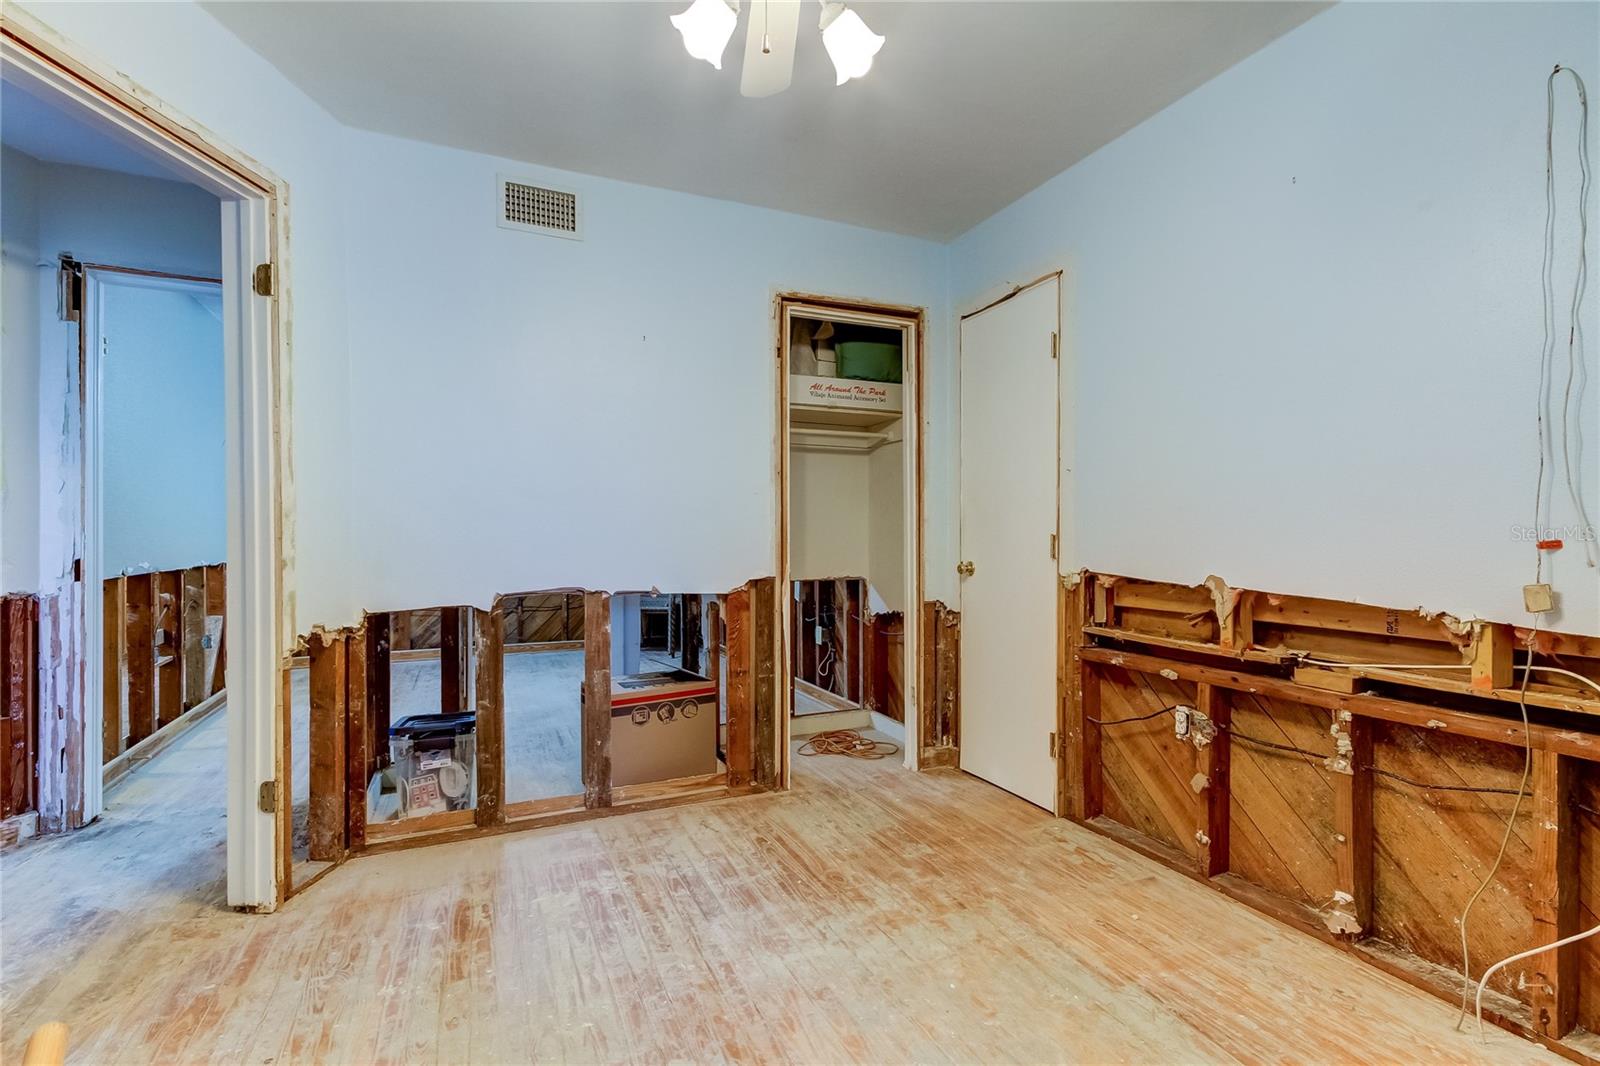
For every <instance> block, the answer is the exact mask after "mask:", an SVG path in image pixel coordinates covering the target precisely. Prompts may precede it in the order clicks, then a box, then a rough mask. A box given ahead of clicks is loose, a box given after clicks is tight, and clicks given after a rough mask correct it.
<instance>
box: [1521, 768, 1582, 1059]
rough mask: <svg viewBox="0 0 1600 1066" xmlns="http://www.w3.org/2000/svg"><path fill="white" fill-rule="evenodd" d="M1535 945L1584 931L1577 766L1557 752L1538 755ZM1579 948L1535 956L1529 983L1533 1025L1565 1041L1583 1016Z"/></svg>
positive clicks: (1535, 775)
mask: <svg viewBox="0 0 1600 1066" xmlns="http://www.w3.org/2000/svg"><path fill="white" fill-rule="evenodd" d="M1532 769H1533V773H1532V787H1533V797H1532V800H1531V802H1532V804H1533V812H1532V813H1533V818H1532V825H1533V942H1534V945H1535V946H1539V945H1543V944H1553V943H1555V942H1556V941H1558V940H1562V939H1565V938H1566V937H1569V936H1572V935H1573V934H1574V933H1577V932H1579V921H1578V918H1579V916H1578V887H1579V886H1578V836H1577V833H1576V832H1575V831H1574V827H1573V824H1572V801H1573V792H1574V783H1575V780H1576V777H1577V765H1576V763H1575V762H1574V761H1573V760H1572V759H1569V758H1567V757H1565V756H1562V755H1556V754H1554V753H1553V752H1548V751H1539V752H1534V754H1533V768H1532ZM1578 960H1579V955H1578V948H1577V946H1576V945H1568V946H1567V947H1564V948H1558V949H1555V950H1552V951H1545V952H1542V953H1541V954H1539V955H1535V956H1534V957H1533V958H1532V959H1531V960H1529V961H1530V962H1531V964H1532V967H1531V972H1530V977H1529V984H1530V985H1531V986H1532V987H1531V993H1532V1003H1531V1006H1532V1008H1533V1026H1534V1028H1535V1029H1536V1030H1538V1031H1539V1032H1540V1033H1542V1034H1543V1035H1545V1036H1548V1037H1552V1038H1554V1039H1557V1040H1559V1039H1560V1038H1561V1037H1564V1036H1566V1035H1567V1033H1569V1032H1570V1031H1571V1030H1572V1028H1573V1026H1574V1025H1575V1024H1576V1023H1577V1017H1578Z"/></svg>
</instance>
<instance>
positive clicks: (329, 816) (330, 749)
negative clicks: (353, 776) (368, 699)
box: [307, 632, 349, 862]
mask: <svg viewBox="0 0 1600 1066" xmlns="http://www.w3.org/2000/svg"><path fill="white" fill-rule="evenodd" d="M308 643H309V645H310V651H311V728H310V739H309V740H308V742H307V743H308V745H309V751H308V755H309V758H310V763H311V800H310V804H311V806H310V815H309V819H308V833H309V837H310V851H309V854H310V857H311V859H312V860H313V861H319V862H337V861H339V860H341V859H343V858H344V854H345V780H344V773H345V727H346V722H347V721H348V719H349V709H348V704H347V696H348V689H347V686H348V681H349V673H348V666H349V654H348V653H349V642H348V641H347V640H346V638H345V634H343V633H334V634H329V633H323V632H315V633H312V634H311V639H310V641H309V642H308Z"/></svg>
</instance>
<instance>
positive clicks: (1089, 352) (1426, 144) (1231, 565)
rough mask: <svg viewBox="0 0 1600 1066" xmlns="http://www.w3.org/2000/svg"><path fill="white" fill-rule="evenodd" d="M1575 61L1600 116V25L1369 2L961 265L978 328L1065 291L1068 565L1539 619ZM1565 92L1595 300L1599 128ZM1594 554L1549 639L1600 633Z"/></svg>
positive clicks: (1325, 17)
mask: <svg viewBox="0 0 1600 1066" xmlns="http://www.w3.org/2000/svg"><path fill="white" fill-rule="evenodd" d="M1557 62H1562V63H1569V64H1572V65H1573V66H1574V67H1576V68H1577V69H1578V70H1580V71H1581V72H1582V73H1583V74H1584V75H1585V76H1587V77H1588V78H1589V80H1590V88H1591V91H1593V90H1595V89H1596V88H1600V7H1597V6H1596V5H1594V4H1554V5H1550V4H1534V3H1527V4H1508V5H1501V4H1466V5H1457V4H1401V3H1395V4H1386V3H1378V4H1362V3H1356V4H1344V5H1340V6H1338V7H1335V8H1333V9H1331V10H1329V11H1328V12H1326V13H1324V14H1321V15H1319V16H1317V17H1316V18H1314V19H1312V20H1310V21H1309V22H1307V23H1306V24H1305V25H1304V26H1302V27H1300V28H1299V29H1297V30H1295V31H1293V32H1291V33H1289V34H1288V35H1286V36H1285V37H1283V38H1281V39H1280V40H1278V41H1277V42H1275V43H1273V44H1271V45H1269V46H1268V47H1267V48H1265V49H1263V50H1262V51H1261V52H1259V53H1257V54H1256V55H1255V56H1253V57H1251V58H1249V59H1247V60H1245V61H1244V62H1243V63H1241V64H1239V65H1238V66H1236V67H1234V68H1233V69H1231V70H1229V71H1227V72H1226V73H1224V74H1222V75H1221V76H1220V77H1218V78H1216V79H1215V80H1213V81H1211V82H1209V83H1207V84H1206V85H1204V86H1202V87H1201V88H1200V89H1198V90H1196V91H1195V92H1193V93H1192V94H1190V95H1189V96H1187V97H1185V98H1184V99H1183V100H1181V101H1179V102H1178V103H1176V104H1174V105H1173V106H1171V107H1169V108H1167V109H1166V110H1165V111H1163V112H1161V113H1160V114H1158V115H1156V116H1154V117H1152V118H1151V119H1149V120H1148V121H1146V122H1145V123H1143V124H1142V125H1140V126H1138V127H1136V128H1135V129H1133V130H1132V131H1130V132H1129V133H1127V134H1126V135H1124V136H1123V137H1121V138H1119V139H1118V140H1117V141H1114V142H1113V143H1111V144H1110V145H1108V146H1106V147H1105V148H1103V149H1101V150H1100V151H1099V152H1097V153H1095V154H1094V155H1093V156H1091V157H1089V158H1088V159H1086V160H1084V161H1083V162H1082V163H1080V164H1078V165H1077V166H1074V167H1073V168H1071V169H1070V170H1068V171H1066V172H1064V173H1063V174H1061V175H1059V176H1058V177H1056V178H1054V179H1052V180H1051V181H1050V182H1048V183H1046V184H1045V185H1044V186H1042V187H1040V188H1039V189H1037V190H1035V191H1034V192H1033V193H1031V194H1029V195H1028V196H1026V197H1024V198H1023V199H1022V200H1020V201H1018V202H1017V203H1015V204H1013V205H1012V206H1010V207H1008V208H1006V209H1005V210H1003V211H1001V212H1000V213H999V214H997V215H995V216H994V217H993V218H991V219H989V220H988V221H986V222H984V223H982V224H981V225H979V226H978V227H976V228H975V229H973V230H972V231H970V232H969V233H967V234H965V235H964V236H962V237H961V238H960V239H958V240H957V241H956V242H955V243H954V245H953V246H952V247H951V249H950V270H951V295H952V302H953V305H954V310H955V311H956V312H958V313H959V312H962V311H966V310H970V309H972V308H974V307H976V306H977V305H979V304H980V303H981V302H982V301H983V300H984V299H985V298H986V297H988V296H992V295H993V294H994V293H995V292H997V291H999V290H1000V288H1001V287H1002V286H1004V285H1007V284H1013V283H1017V282H1023V281H1027V280H1030V279H1031V278H1033V277H1036V276H1037V275H1039V274H1040V273H1042V272H1044V271H1047V270H1051V269H1055V268H1058V267H1060V268H1065V270H1066V272H1067V273H1066V282H1067V284H1066V286H1065V291H1066V293H1067V294H1068V295H1067V297H1066V303H1067V306H1066V308H1065V318H1064V329H1065V335H1066V340H1067V345H1066V348H1067V352H1066V354H1067V358H1068V360H1069V363H1068V369H1069V370H1070V371H1072V372H1073V374H1074V375H1075V376H1074V377H1072V378H1069V383H1068V386H1067V392H1066V397H1067V403H1068V404H1069V407H1068V410H1069V411H1070V412H1071V415H1070V417H1069V418H1068V421H1067V425H1068V427H1069V431H1068V438H1067V440H1066V441H1065V442H1064V457H1063V471H1062V475H1063V488H1064V489H1065V490H1066V491H1067V492H1068V503H1067V507H1066V510H1067V513H1066V515H1065V516H1064V527H1063V528H1064V529H1066V530H1068V531H1069V532H1070V533H1071V534H1072V539H1069V541H1068V546H1069V548H1070V547H1072V546H1073V539H1075V542H1076V544H1075V547H1076V550H1075V552H1074V553H1071V554H1069V555H1068V556H1067V559H1066V561H1065V562H1064V566H1065V567H1067V568H1072V567H1076V566H1078V565H1083V566H1088V567H1092V568H1096V569H1103V570H1106V571H1109V572H1112V573H1124V574H1131V575H1136V576H1140V577H1148V578H1156V579H1165V580H1172V581H1181V582H1185V583H1193V582H1198V581H1200V580H1202V579H1204V578H1205V577H1206V576H1207V575H1208V574H1212V573H1215V574H1218V575H1219V576H1221V577H1223V578H1225V579H1226V580H1228V581H1230V582H1232V583H1234V584H1236V585H1242V586H1245V587H1250V588H1258V589H1268V590H1274V591H1282V592H1290V593H1302V594H1311V595H1322V596H1328V597H1336V598H1340V599H1356V600H1363V601H1366V602H1373V603H1380V604H1387V605H1392V606H1396V607H1410V606H1415V605H1421V606H1425V607H1428V608H1432V609H1437V610H1446V611H1452V612H1455V613H1459V614H1463V615H1468V616H1472V615H1478V616H1482V617H1487V618H1493V619H1502V620H1508V621H1522V620H1524V619H1526V618H1527V617H1528V616H1526V615H1525V614H1524V613H1523V611H1522V601H1521V586H1522V585H1523V584H1524V583H1527V582H1530V581H1532V580H1533V574H1532V571H1533V563H1534V551H1533V547H1532V544H1531V543H1529V542H1528V541H1527V540H1525V539H1520V538H1519V535H1518V533H1517V532H1516V530H1515V529H1514V527H1516V526H1519V525H1521V526H1527V525H1531V524H1532V519H1533V514H1532V511H1533V489H1534V467H1535V463H1536V459H1537V452H1536V449H1535V444H1534V441H1535V428H1534V412H1535V409H1536V403H1535V394H1536V379H1537V372H1538V370H1537V368H1538V356H1539V350H1540V338H1541V328H1540V323H1541V313H1540V292H1539V265H1540V254H1541V253H1540V245H1541V238H1542V234H1543V226H1544V211H1545V203H1544V145H1545V79H1546V76H1547V75H1548V74H1549V73H1550V70H1551V68H1552V66H1553V65H1554V64H1556V63H1557ZM1557 88H1558V92H1559V96H1558V101H1559V103H1558V114H1559V115H1560V127H1559V129H1558V132H1557V144H1558V149H1559V150H1558V157H1557V173H1558V175H1559V186H1560V188H1559V193H1558V195H1559V198H1560V201H1561V213H1560V215H1559V217H1558V223H1557V225H1558V232H1559V233H1560V234H1561V235H1562V242H1561V247H1560V249H1559V250H1558V256H1557V262H1558V264H1559V267H1558V281H1557V284H1558V286H1568V285H1570V282H1571V278H1572V274H1573V263H1574V259H1575V256H1574V249H1575V243H1576V242H1575V240H1574V239H1573V238H1572V237H1571V234H1572V233H1573V232H1574V230H1575V227H1576V213H1575V210H1574V205H1575V201H1576V195H1575V190H1576V185H1577V165H1576V164H1577V160H1576V153H1575V150H1574V147H1573V144H1574V138H1575V125H1574V116H1575V114H1576V107H1575V104H1574V102H1573V100H1574V98H1573V93H1572V88H1571V84H1570V82H1567V81H1565V80H1563V81H1562V82H1559V83H1558V85H1557ZM1042 106H1047V102H1046V103H1045V104H1044V105H1042ZM1593 121H1594V120H1593V119H1591V122H1593ZM1590 213H1591V217H1592V218H1595V219H1600V204H1596V203H1591V205H1590ZM1597 232H1600V226H1595V225H1591V230H1590V233H1591V237H1593V236H1594V235H1595V234H1596V233H1597ZM1589 258H1590V263H1591V267H1590V269H1591V272H1592V271H1593V270H1594V269H1595V267H1594V264H1596V263H1600V253H1597V249H1596V248H1594V247H1591V248H1590V250H1589ZM1595 288H1596V287H1595V286H1594V285H1593V284H1592V282H1591V285H1590V298H1589V301H1588V304H1587V306H1586V308H1585V317H1586V320H1587V326H1586V328H1587V329H1588V330H1589V338H1590V344H1591V349H1590V351H1589V353H1588V359H1589V365H1590V366H1593V362H1594V350H1593V347H1592V345H1593V344H1594V343H1595V342H1596V339H1600V327H1597V322H1596V301H1595V293H1594V290H1595ZM1563 291H1564V292H1566V291H1569V290H1566V289H1563ZM1563 314H1564V312H1563ZM1558 367H1559V369H1560V374H1561V378H1560V380H1564V378H1565V357H1564V352H1563V356H1562V360H1561V361H1560V363H1559V364H1558ZM1589 387H1590V391H1589V392H1588V394H1587V396H1586V397H1585V398H1584V399H1582V401H1581V402H1580V404H1579V405H1578V409H1580V410H1581V411H1582V412H1583V418H1584V441H1585V445H1586V446H1585V448H1584V450H1583V467H1582V471H1581V475H1580V476H1581V477H1582V478H1583V479H1584V483H1585V484H1586V486H1587V490H1588V496H1589V507H1590V511H1591V516H1594V513H1595V511H1596V507H1597V504H1600V485H1597V482H1596V477H1597V474H1600V462H1597V461H1596V452H1595V442H1596V441H1597V440H1600V420H1597V419H1596V411H1597V404H1596V395H1597V393H1596V391H1595V390H1597V389H1600V379H1596V380H1591V381H1590V383H1589ZM1558 395H1559V388H1558ZM1074 426H1075V432H1072V428H1071V427H1074ZM1555 484H1556V485H1561V482H1560V480H1559V479H1558V480H1557V481H1556V482H1555ZM1555 495H1556V497H1557V498H1556V505H1555V510H1554V512H1553V521H1554V522H1555V523H1556V524H1558V525H1569V524H1574V523H1576V522H1577V517H1576V515H1575V513H1574V512H1573V509H1572V508H1571V507H1570V505H1568V504H1567V503H1566V501H1565V490H1564V487H1563V488H1562V489H1561V491H1559V492H1557V493H1556V494H1555ZM1568 540H1569V546H1568V547H1567V548H1566V549H1565V550H1564V551H1562V552H1559V553H1555V554H1554V555H1553V556H1552V557H1551V560H1550V565H1549V566H1547V568H1546V575H1547V577H1549V578H1551V579H1553V580H1554V581H1555V582H1556V585H1557V589H1558V592H1559V594H1560V595H1561V596H1562V597H1563V600H1564V603H1565V609H1564V611H1563V612H1562V614H1561V615H1560V616H1559V617H1558V618H1555V619H1549V620H1547V621H1546V623H1545V624H1546V625H1547V626H1553V627H1555V628H1558V629H1563V630H1569V631H1579V632H1587V633H1600V580H1597V578H1596V571H1595V570H1594V569H1591V568H1589V567H1588V566H1586V565H1585V564H1584V561H1583V558H1582V549H1581V548H1580V547H1578V546H1577V545H1575V544H1574V543H1573V542H1572V541H1573V538H1571V537H1570V536H1569V538H1568Z"/></svg>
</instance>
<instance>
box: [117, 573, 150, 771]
mask: <svg viewBox="0 0 1600 1066" xmlns="http://www.w3.org/2000/svg"><path fill="white" fill-rule="evenodd" d="M123 588H124V596H123V609H124V613H123V618H124V619H125V621H124V624H123V629H122V631H123V640H124V643H123V647H122V654H123V662H124V663H125V664H126V665H125V668H124V675H125V676H126V677H127V681H128V736H127V739H126V740H125V741H124V742H123V747H125V748H126V747H129V746H131V745H133V744H137V743H138V742H139V741H141V740H143V739H144V738H145V737H147V736H149V735H150V734H151V733H154V732H155V731H156V643H155V641H156V629H155V626H156V616H155V595H156V593H155V588H156V579H155V575H154V574H129V575H128V576H127V577H126V578H124V579H123Z"/></svg>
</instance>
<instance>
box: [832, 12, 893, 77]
mask: <svg viewBox="0 0 1600 1066" xmlns="http://www.w3.org/2000/svg"><path fill="white" fill-rule="evenodd" d="M821 27H822V46H823V47H824V48H826V49H827V50H828V58H829V59H831V60H833V69H834V71H835V72H836V73H837V74H838V76H839V80H838V81H837V82H835V83H834V84H835V85H843V84H844V83H845V82H847V81H849V80H850V79H851V78H859V77H861V76H862V75H864V74H865V73H866V72H867V71H869V70H871V69H872V57H873V56H875V55H877V54H878V51H879V50H880V49H881V48H882V47H883V42H884V38H883V36H882V35H881V34H877V33H873V32H872V31H871V30H870V29H868V28H867V24H866V23H865V22H863V21H861V16H860V15H858V14H856V13H855V12H854V11H852V10H850V9H849V8H848V7H846V6H844V5H843V4H840V3H824V4H823V5H822V22H821Z"/></svg>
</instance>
